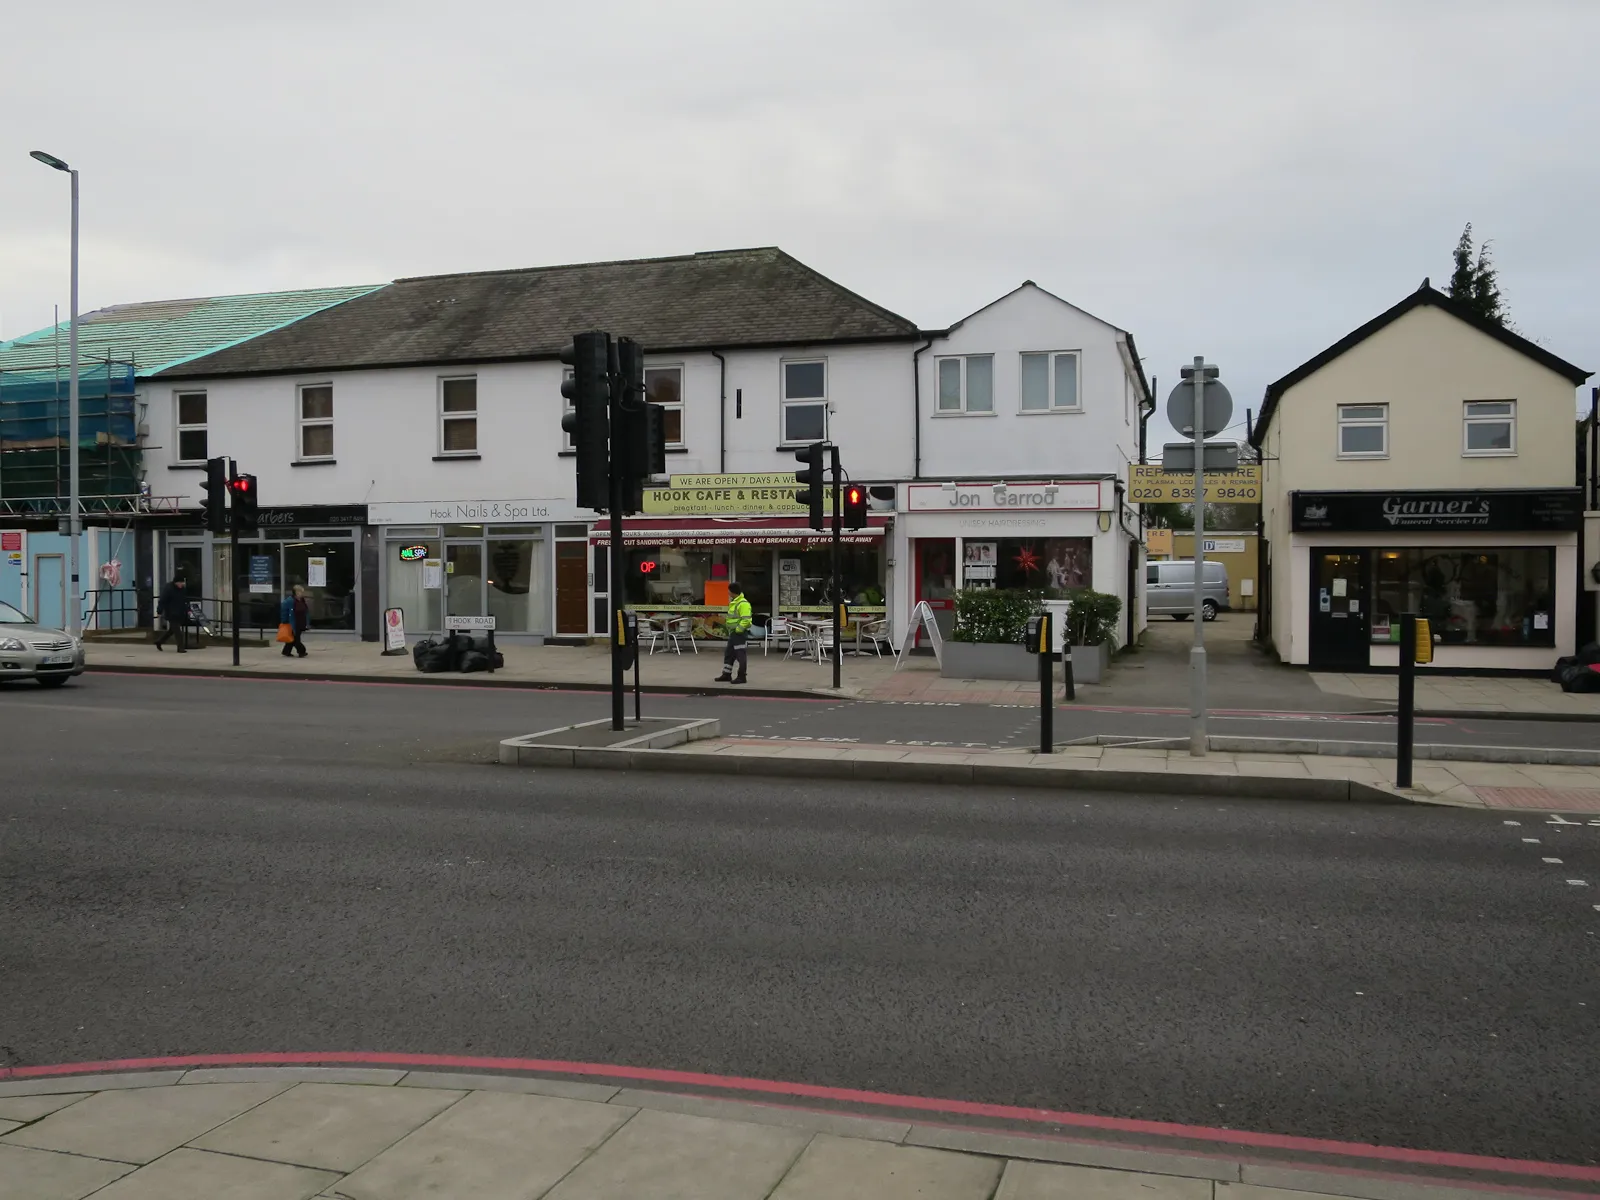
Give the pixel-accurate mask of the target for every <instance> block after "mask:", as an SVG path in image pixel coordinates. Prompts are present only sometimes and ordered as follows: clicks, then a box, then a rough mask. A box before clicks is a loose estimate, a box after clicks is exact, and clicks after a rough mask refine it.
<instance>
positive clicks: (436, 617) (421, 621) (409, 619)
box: [384, 526, 443, 632]
mask: <svg viewBox="0 0 1600 1200" xmlns="http://www.w3.org/2000/svg"><path fill="white" fill-rule="evenodd" d="M437 530H438V527H437V526H433V527H431V528H428V529H426V530H425V533H426V534H427V535H434V534H436V533H437ZM388 532H389V535H390V536H389V539H388V541H387V542H386V543H385V547H384V556H385V559H386V560H387V561H386V562H385V564H384V579H385V588H386V592H385V596H384V607H385V608H398V609H399V610H400V611H401V613H402V614H403V615H404V617H405V623H406V629H407V630H408V631H411V632H415V631H417V630H436V629H439V628H441V622H442V621H443V616H442V614H441V612H440V609H439V600H440V597H441V595H442V594H443V589H441V588H437V587H425V586H423V585H424V584H425V583H426V582H427V570H428V568H427V564H428V562H429V561H430V560H431V561H433V562H435V563H438V562H439V561H440V550H441V547H440V542H439V540H438V538H437V536H422V537H410V536H406V535H407V533H408V532H410V531H407V530H397V529H390V530H389V531H388ZM396 534H400V535H401V536H400V537H398V538H397V537H396V536H395V535H396ZM417 546H421V547H422V555H421V556H420V557H418V556H416V555H415V548H416V547H417ZM402 552H406V553H407V557H404V558H402V557H401V554H402Z"/></svg>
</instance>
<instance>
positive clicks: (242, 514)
mask: <svg viewBox="0 0 1600 1200" xmlns="http://www.w3.org/2000/svg"><path fill="white" fill-rule="evenodd" d="M228 490H229V491H230V492H232V493H233V531H234V532H235V533H237V534H238V535H239V536H240V537H254V536H255V534H256V532H257V529H258V526H257V521H258V520H259V516H258V511H259V510H258V508H257V505H256V477H255V476H254V475H235V476H234V477H233V478H232V479H230V480H228Z"/></svg>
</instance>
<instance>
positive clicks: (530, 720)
mask: <svg viewBox="0 0 1600 1200" xmlns="http://www.w3.org/2000/svg"><path fill="white" fill-rule="evenodd" d="M263 686H265V687H267V688H268V689H269V690H267V691H263V690H262V687H263ZM283 687H286V688H289V689H290V693H291V694H293V695H297V696H302V697H304V696H312V695H318V694H319V693H318V692H317V689H319V688H321V689H327V688H332V689H334V694H335V695H344V696H360V697H362V699H361V700H360V701H359V702H356V701H327V703H329V704H330V705H332V706H334V707H336V708H339V709H341V710H345V709H360V710H361V711H362V713H364V714H371V715H372V719H374V720H375V721H378V722H382V721H383V720H384V718H383V716H382V715H381V714H384V713H387V712H389V711H390V706H391V703H392V704H393V705H395V706H396V710H397V711H401V712H410V711H414V710H419V709H420V710H423V711H426V712H428V713H431V714H433V717H432V721H433V725H432V726H431V727H432V728H433V729H434V730H435V731H444V730H458V731H460V732H462V733H463V734H465V735H469V736H473V737H474V738H475V739H476V737H477V735H480V734H482V733H492V734H493V736H494V737H495V738H503V737H512V736H515V735H517V734H522V733H533V732H535V731H536V730H539V729H545V728H552V727H556V726H561V725H567V724H571V723H572V722H574V721H581V720H595V719H600V718H604V717H607V716H609V715H610V712H611V702H610V697H609V694H607V693H603V692H588V691H559V690H552V691H543V690H535V689H518V688H473V687H462V686H459V685H455V684H432V685H430V684H421V685H418V684H389V683H371V684H333V683H316V682H297V681H290V680H221V679H211V680H193V681H189V682H185V681H184V680H182V679H181V678H180V677H171V678H168V677H162V676H147V675H117V674H115V673H110V672H98V671H97V672H94V673H92V674H89V675H86V676H84V677H82V679H81V680H80V681H79V682H78V683H76V684H74V685H71V688H70V689H69V690H82V689H90V690H92V691H93V693H94V695H95V697H97V699H95V700H93V701H89V700H88V699H87V698H83V702H84V703H92V704H95V705H99V704H101V703H102V701H101V700H100V699H98V698H99V697H104V696H109V697H118V698H121V699H119V700H118V701H117V702H118V703H136V704H140V705H146V704H148V705H152V706H154V707H155V708H157V709H159V710H162V711H170V712H173V713H175V714H181V713H183V712H187V711H189V709H191V708H194V707H204V706H207V705H209V704H210V703H213V702H214V703H216V704H219V705H223V706H226V707H230V708H234V709H236V710H238V711H239V712H242V713H256V712H258V711H260V710H262V709H264V708H269V707H273V706H277V705H284V704H287V705H290V706H296V707H299V706H303V705H304V704H305V703H306V702H305V701H303V700H287V699H285V698H284V697H283V696H282V695H281V694H280V693H277V692H274V691H271V690H270V689H272V688H283ZM208 688H209V689H216V690H209V691H208V690H206V689H208ZM297 688H298V689H304V690H301V691H298V692H296V691H295V690H294V689H297ZM342 688H355V689H357V690H356V691H354V692H341V691H340V690H339V689H342ZM414 688H420V694H421V695H424V696H432V697H433V698H432V699H428V700H420V699H418V697H417V696H411V697H408V698H405V699H400V700H396V701H393V702H391V701H389V700H386V699H383V697H385V696H388V695H390V694H392V693H394V692H396V691H407V690H410V689H414ZM8 695H10V696H11V697H13V699H12V702H13V703H16V702H23V700H24V697H26V698H27V699H29V700H32V701H34V702H36V703H39V702H40V697H39V692H38V690H37V689H36V688H35V687H34V685H32V684H29V683H22V684H10V685H0V705H3V704H4V703H6V700H5V698H6V697H7V696H8ZM203 698H215V700H214V701H213V700H211V699H203ZM1180 699H1181V698H1180ZM316 703H322V701H320V700H319V701H317V702H316ZM632 705H633V700H632V697H631V696H630V697H629V699H628V712H629V713H630V714H631V713H632V712H633V707H632ZM644 711H645V712H646V713H648V714H651V715H672V716H678V715H683V716H710V717H717V718H719V719H720V720H721V722H722V732H723V733H724V734H727V735H730V736H738V735H748V736H754V737H763V738H779V739H784V740H798V741H823V740H826V741H839V742H862V743H878V742H909V743H922V744H927V745H970V746H974V747H1010V746H1016V747H1023V746H1035V745H1037V743H1038V740H1039V714H1038V708H1037V705H1036V704H1033V705H1030V704H1022V705H1017V706H1005V705H988V704H952V703H926V702H891V701H836V700H827V699H823V698H820V697H819V698H809V697H808V698H803V699H802V698H784V699H772V698H763V697H759V696H752V695H750V694H748V693H734V692H718V693H714V694H709V695H707V694H701V695H683V696H668V695H654V694H647V695H646V696H645V697H644ZM357 719H364V718H357ZM1210 729H1211V732H1212V733H1213V734H1218V735H1232V736H1240V737H1266V738H1309V739H1314V740H1333V741H1359V742H1378V743H1382V744H1384V745H1388V746H1392V745H1393V744H1394V740H1395V722H1394V719H1393V718H1391V717H1386V716H1382V715H1371V714H1367V715H1363V714H1359V713H1302V714H1293V715H1285V714H1276V715H1274V714H1252V715H1242V714H1237V713H1212V714H1211V717H1210ZM1054 732H1055V739H1056V741H1057V742H1058V743H1067V742H1070V741H1073V740H1075V739H1082V738H1092V737H1095V736H1097V735H1113V736H1117V737H1148V738H1187V737H1188V733H1189V723H1188V717H1187V716H1186V715H1184V714H1182V713H1171V712H1130V711H1127V710H1125V709H1118V708H1097V707H1093V706H1090V705H1078V704H1072V703H1067V702H1062V703H1061V704H1059V705H1058V707H1057V709H1056V717H1055V730H1054ZM1416 740H1417V742H1418V743H1419V744H1426V743H1444V744H1454V745H1465V746H1524V747H1528V746H1547V747H1575V748H1579V749H1590V750H1592V749H1594V748H1595V747H1596V745H1597V743H1600V726H1597V725H1596V724H1594V723H1591V722H1575V721H1521V720H1516V721H1504V720H1494V719H1492V718H1484V719H1471V718H1469V719H1457V718H1448V719H1447V718H1419V719H1418V721H1417V735H1416ZM474 744H475V745H477V744H479V743H478V742H477V741H476V740H474Z"/></svg>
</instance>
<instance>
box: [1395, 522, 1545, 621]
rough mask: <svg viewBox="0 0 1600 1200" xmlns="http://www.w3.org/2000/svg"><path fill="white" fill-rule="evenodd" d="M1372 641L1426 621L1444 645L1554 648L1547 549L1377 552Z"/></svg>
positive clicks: (1520, 547)
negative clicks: (1408, 616) (1408, 618)
mask: <svg viewBox="0 0 1600 1200" xmlns="http://www.w3.org/2000/svg"><path fill="white" fill-rule="evenodd" d="M1374 574H1375V585H1376V586H1375V591H1376V595H1375V597H1374V601H1373V634H1372V636H1373V640H1375V641H1391V640H1398V638H1399V636H1400V618H1401V616H1402V615H1403V614H1405V613H1408V612H1411V613H1416V614H1417V615H1418V616H1420V617H1426V618H1427V619H1428V622H1429V625H1430V627H1431V630H1432V632H1433V633H1435V634H1437V635H1438V636H1439V638H1440V639H1441V640H1442V641H1443V642H1445V643H1446V644H1461V645H1483V646H1553V645H1555V609H1554V607H1553V601H1554V597H1555V589H1554V587H1553V586H1552V583H1553V580H1554V578H1555V551H1554V550H1553V549H1551V548H1550V547H1548V546H1506V547H1478V548H1473V549H1450V550H1438V549H1431V548H1425V547H1422V548H1407V549H1398V550H1379V551H1378V552H1377V564H1376V569H1375V572H1374Z"/></svg>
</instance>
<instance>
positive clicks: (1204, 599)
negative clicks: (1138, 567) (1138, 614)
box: [1145, 558, 1229, 621]
mask: <svg viewBox="0 0 1600 1200" xmlns="http://www.w3.org/2000/svg"><path fill="white" fill-rule="evenodd" d="M1201 578H1202V580H1203V584H1204V591H1203V592H1202V596H1201V608H1202V611H1203V612H1204V613H1205V619H1206V620H1208V621H1215V620H1216V619H1217V614H1218V613H1219V612H1227V611H1228V608H1229V604H1228V568H1227V566H1226V565H1224V564H1223V563H1220V562H1213V561H1212V560H1210V559H1207V560H1206V566H1205V573H1204V575H1202V577H1201ZM1145 604H1146V609H1145V611H1146V612H1148V613H1149V614H1150V615H1151V616H1152V617H1158V616H1159V617H1168V616H1170V617H1171V618H1172V619H1173V620H1174V621H1187V620H1188V619H1189V618H1190V617H1191V616H1193V615H1194V559H1192V558H1189V559H1176V560H1174V561H1172V562H1153V563H1150V564H1149V565H1147V566H1146V567H1145Z"/></svg>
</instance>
